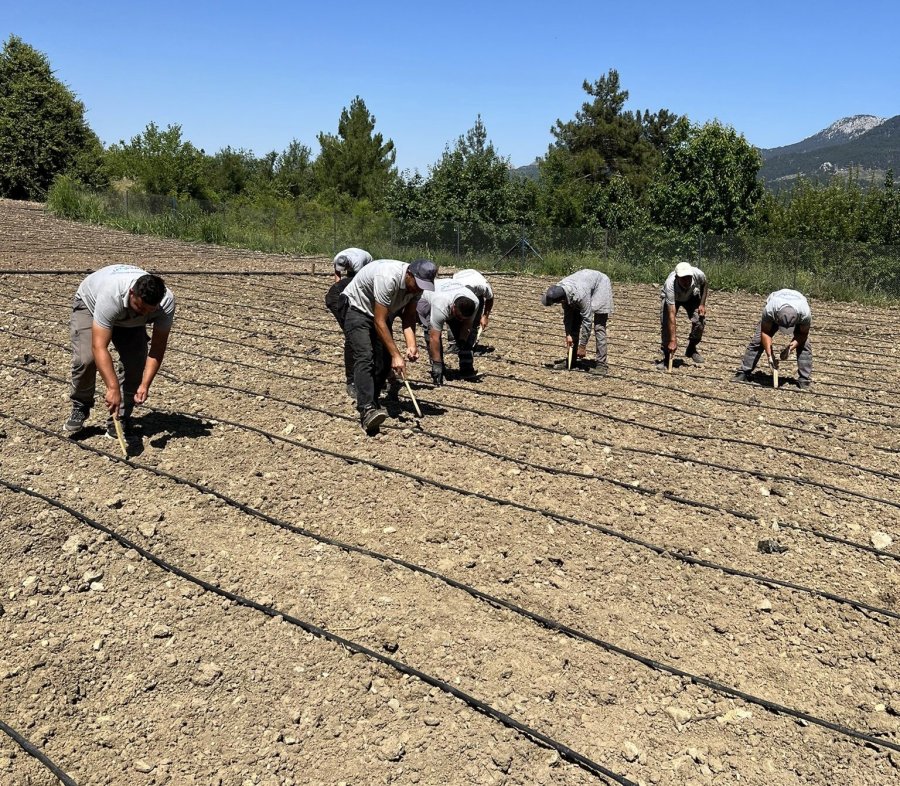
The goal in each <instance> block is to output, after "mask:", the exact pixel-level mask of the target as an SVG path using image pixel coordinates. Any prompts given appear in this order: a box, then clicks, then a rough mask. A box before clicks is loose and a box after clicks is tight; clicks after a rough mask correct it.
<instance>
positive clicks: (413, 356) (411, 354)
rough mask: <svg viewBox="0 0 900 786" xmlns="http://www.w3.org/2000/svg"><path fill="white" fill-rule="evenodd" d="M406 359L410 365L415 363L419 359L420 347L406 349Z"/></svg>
mask: <svg viewBox="0 0 900 786" xmlns="http://www.w3.org/2000/svg"><path fill="white" fill-rule="evenodd" d="M406 359H407V360H408V361H410V363H415V362H416V361H417V360H418V359H419V348H418V347H407V348H406Z"/></svg>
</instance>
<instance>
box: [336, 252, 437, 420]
mask: <svg viewBox="0 0 900 786" xmlns="http://www.w3.org/2000/svg"><path fill="white" fill-rule="evenodd" d="M436 275H437V267H436V266H435V264H434V262H432V261H431V260H428V259H419V260H417V261H415V262H412V263H411V264H406V263H405V262H397V261H395V260H392V259H383V260H376V261H375V262H372V263H371V264H369V265H366V266H365V267H364V268H363V269H362V270H361V271H360V272H359V273H357V274H356V276H355V277H354V278H353V281H352V282H350V284H348V286H347V288H346V289H345V290H344V292H343V294H342V295H341V302H342V304H343V308H344V310H345V316H344V340H345V341H346V342H348V343H349V344H350V348H351V350H352V353H353V381H354V384H355V386H356V409H357V410H358V411H359V419H360V423H361V424H362V427H363V428H364V429H365V430H366V432H367V433H369V434H373V433H375V432H376V431H378V427H379V426H380V425H381V424H382V423H384V421H385V419H386V418H387V412H385V410H383V409H381V408H380V407H379V406H378V394H379V393H380V392H381V389H382V388H383V387H384V383H385V381H386V380H387V376H388V372H390V371H391V370H392V369H393V371H394V373H395V374H396V375H397V376H398V377H400V378H402V377H403V371H404V369H405V368H406V362H405V361H404V359H403V356H402V355H401V354H400V352H399V351H398V350H397V345H396V343H394V337H393V335H392V334H391V322H392V321H393V320H392V317H393V316H394V315H396V314H399V315H400V319H401V321H402V323H403V335H404V338H405V339H406V357H407V358H408V359H409V360H416V359H417V358H418V349H417V348H416V333H415V329H416V301H418V299H419V297H420V296H421V294H422V292H423V291H424V290H426V289H427V290H430V291H433V290H434V278H435V276H436Z"/></svg>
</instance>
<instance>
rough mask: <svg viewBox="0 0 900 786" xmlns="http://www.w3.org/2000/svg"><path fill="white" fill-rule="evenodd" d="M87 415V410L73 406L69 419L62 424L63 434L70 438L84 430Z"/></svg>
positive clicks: (88, 411)
mask: <svg viewBox="0 0 900 786" xmlns="http://www.w3.org/2000/svg"><path fill="white" fill-rule="evenodd" d="M89 413H90V410H89V409H85V408H84V407H80V406H78V405H77V404H73V405H72V414H71V415H69V419H68V420H67V421H66V422H65V423H63V433H65V434H66V435H67V436H70V437H71V436H73V435H74V434H77V433H78V432H79V431H81V429H83V428H84V421H86V420H87V417H88V414H89Z"/></svg>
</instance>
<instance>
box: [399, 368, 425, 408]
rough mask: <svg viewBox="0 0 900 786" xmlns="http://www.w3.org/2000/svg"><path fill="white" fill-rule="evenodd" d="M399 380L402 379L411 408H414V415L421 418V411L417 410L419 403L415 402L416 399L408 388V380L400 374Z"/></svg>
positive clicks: (404, 375)
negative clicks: (410, 401) (410, 400)
mask: <svg viewBox="0 0 900 786" xmlns="http://www.w3.org/2000/svg"><path fill="white" fill-rule="evenodd" d="M400 379H402V380H403V384H404V385H406V392H407V393H409V397H410V398H411V399H412V403H413V406H414V407H415V408H416V414H417V415H418V416H419V417H422V410H421V409H419V402H418V401H416V397H415V396H414V395H413V392H412V388H411V387H410V386H409V380H407V379H406V374H401V375H400Z"/></svg>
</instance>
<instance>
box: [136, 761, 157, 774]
mask: <svg viewBox="0 0 900 786" xmlns="http://www.w3.org/2000/svg"><path fill="white" fill-rule="evenodd" d="M132 766H133V767H134V768H135V769H136V770H137V771H138V772H144V773H150V772H153V770H154V769H156V766H155V765H153V764H150V763H149V762H146V761H144V760H143V759H138V760H137V761H136V762H135V763H134V764H133V765H132Z"/></svg>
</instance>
